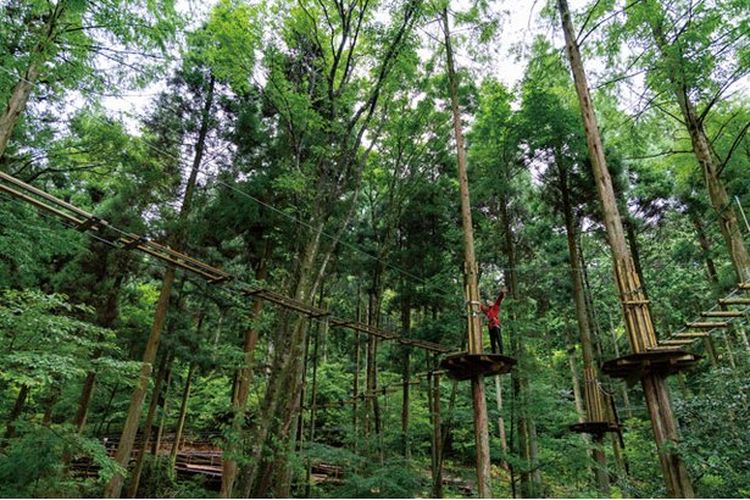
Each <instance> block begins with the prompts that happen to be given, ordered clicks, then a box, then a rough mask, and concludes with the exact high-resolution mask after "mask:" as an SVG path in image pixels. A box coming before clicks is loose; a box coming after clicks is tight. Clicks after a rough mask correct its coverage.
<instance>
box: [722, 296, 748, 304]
mask: <svg viewBox="0 0 750 500" xmlns="http://www.w3.org/2000/svg"><path fill="white" fill-rule="evenodd" d="M719 304H722V305H725V306H750V298H745V297H729V298H727V299H719Z"/></svg>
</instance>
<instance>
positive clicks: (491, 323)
mask: <svg viewBox="0 0 750 500" xmlns="http://www.w3.org/2000/svg"><path fill="white" fill-rule="evenodd" d="M507 293H508V289H507V288H506V287H503V288H502V289H501V290H500V293H499V294H498V296H497V299H495V302H494V303H493V302H492V301H491V300H490V299H487V302H486V303H485V304H482V306H481V307H480V309H481V310H482V312H483V313H484V315H485V316H487V326H488V327H489V330H490V346H491V347H492V353H493V354H502V353H503V337H502V335H501V334H500V304H501V303H502V302H503V299H504V298H505V295H506V294H507ZM495 346H497V348H496V347H495ZM498 351H499V352H498Z"/></svg>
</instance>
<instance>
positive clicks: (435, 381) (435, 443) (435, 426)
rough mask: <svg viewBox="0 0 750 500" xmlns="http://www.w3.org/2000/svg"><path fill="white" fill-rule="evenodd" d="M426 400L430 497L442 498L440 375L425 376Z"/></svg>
mask: <svg viewBox="0 0 750 500" xmlns="http://www.w3.org/2000/svg"><path fill="white" fill-rule="evenodd" d="M427 382H428V383H427V391H428V393H427V399H428V402H429V407H430V417H431V420H432V497H433V498H443V466H442V465H443V464H442V454H443V435H442V423H441V419H440V374H439V373H436V372H430V373H428V375H427Z"/></svg>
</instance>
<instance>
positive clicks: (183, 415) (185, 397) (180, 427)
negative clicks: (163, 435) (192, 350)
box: [169, 362, 195, 468]
mask: <svg viewBox="0 0 750 500" xmlns="http://www.w3.org/2000/svg"><path fill="white" fill-rule="evenodd" d="M194 373H195V363H194V362H191V363H190V366H189V367H188V373H187V380H185V387H184V389H183V390H182V401H181V402H180V416H179V417H178V418H177V430H176V431H175V436H174V443H172V451H171V452H170V453H169V463H170V464H171V466H172V468H174V464H175V462H176V461H177V453H178V452H179V451H180V441H182V434H183V432H184V431H185V421H186V420H187V412H188V403H189V401H190V389H191V388H192V385H193V374H194Z"/></svg>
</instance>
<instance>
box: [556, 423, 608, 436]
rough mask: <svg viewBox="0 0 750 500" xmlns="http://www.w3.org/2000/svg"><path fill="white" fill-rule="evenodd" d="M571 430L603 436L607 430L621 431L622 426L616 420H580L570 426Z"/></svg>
mask: <svg viewBox="0 0 750 500" xmlns="http://www.w3.org/2000/svg"><path fill="white" fill-rule="evenodd" d="M568 429H570V430H571V432H578V433H581V434H591V435H594V436H602V435H604V434H606V433H607V432H619V430H620V426H619V425H617V424H616V423H615V422H578V423H577V424H573V425H571V426H569V427H568Z"/></svg>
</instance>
